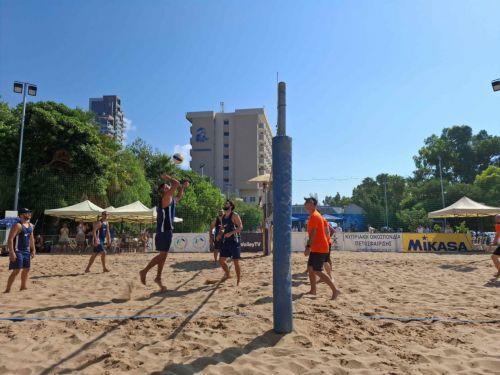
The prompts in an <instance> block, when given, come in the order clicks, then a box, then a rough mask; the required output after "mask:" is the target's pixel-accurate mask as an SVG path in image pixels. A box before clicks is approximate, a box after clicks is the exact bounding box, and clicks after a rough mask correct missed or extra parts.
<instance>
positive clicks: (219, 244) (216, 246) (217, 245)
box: [212, 241, 222, 251]
mask: <svg viewBox="0 0 500 375" xmlns="http://www.w3.org/2000/svg"><path fill="white" fill-rule="evenodd" d="M221 249H222V241H214V245H213V246H212V251H214V250H217V251H220V250H221Z"/></svg>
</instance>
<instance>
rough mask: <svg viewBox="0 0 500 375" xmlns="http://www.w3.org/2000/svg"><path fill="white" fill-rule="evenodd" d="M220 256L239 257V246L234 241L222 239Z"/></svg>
mask: <svg viewBox="0 0 500 375" xmlns="http://www.w3.org/2000/svg"><path fill="white" fill-rule="evenodd" d="M220 257H221V258H232V259H241V246H240V243H239V242H236V241H224V242H223V243H222V248H221V251H220Z"/></svg>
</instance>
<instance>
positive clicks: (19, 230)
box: [5, 208, 36, 293]
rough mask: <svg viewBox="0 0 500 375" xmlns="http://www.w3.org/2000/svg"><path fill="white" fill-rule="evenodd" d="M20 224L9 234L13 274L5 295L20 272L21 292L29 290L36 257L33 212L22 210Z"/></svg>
mask: <svg viewBox="0 0 500 375" xmlns="http://www.w3.org/2000/svg"><path fill="white" fill-rule="evenodd" d="M17 213H18V215H19V222H17V223H16V224H14V226H13V227H12V229H11V230H10V233H9V238H8V242H7V246H8V249H9V260H10V262H9V270H11V271H12V272H11V273H10V275H9V278H8V279H7V287H6V288H5V293H9V292H10V288H11V287H12V284H13V283H14V280H15V279H16V277H17V275H18V273H19V272H21V290H25V289H27V287H26V283H27V281H28V273H29V271H30V263H31V258H33V257H34V256H35V253H36V250H35V239H34V236H33V224H31V223H30V219H31V211H30V210H28V209H27V208H21V209H20V210H19V211H18V212H17Z"/></svg>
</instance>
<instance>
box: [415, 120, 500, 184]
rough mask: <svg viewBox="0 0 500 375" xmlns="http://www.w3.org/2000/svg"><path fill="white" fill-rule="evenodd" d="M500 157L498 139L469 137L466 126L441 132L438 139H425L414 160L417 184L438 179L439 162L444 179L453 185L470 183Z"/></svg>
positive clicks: (478, 136)
mask: <svg viewBox="0 0 500 375" xmlns="http://www.w3.org/2000/svg"><path fill="white" fill-rule="evenodd" d="M499 153H500V137H498V136H491V135H489V134H488V133H487V132H486V131H485V130H481V131H480V132H479V133H478V134H476V135H473V134H472V128H471V127H470V126H467V125H462V126H452V127H451V128H444V129H443V131H442V133H441V136H439V137H438V136H437V135H432V136H430V137H429V138H427V139H425V141H424V147H422V148H421V149H420V150H419V151H418V155H417V156H414V157H413V159H414V161H415V166H416V168H417V169H416V170H415V172H414V176H415V178H416V180H418V181H422V180H426V179H432V178H438V177H439V158H440V157H441V161H442V163H441V164H442V172H443V177H444V178H445V179H447V180H450V181H453V182H463V183H472V182H473V181H474V178H475V176H476V174H478V173H481V172H482V171H483V170H485V169H486V168H487V167H488V166H489V165H491V164H492V161H491V160H492V158H493V157H494V156H495V155H498V154H499Z"/></svg>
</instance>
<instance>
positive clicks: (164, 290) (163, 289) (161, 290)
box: [155, 278, 167, 292]
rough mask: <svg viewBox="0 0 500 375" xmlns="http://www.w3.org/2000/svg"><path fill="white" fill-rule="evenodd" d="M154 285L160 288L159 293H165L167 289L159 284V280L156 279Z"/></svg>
mask: <svg viewBox="0 0 500 375" xmlns="http://www.w3.org/2000/svg"><path fill="white" fill-rule="evenodd" d="M155 283H156V284H157V285H158V286H159V287H160V292H166V291H167V287H166V286H165V285H163V283H162V282H161V279H159V278H156V279H155Z"/></svg>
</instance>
